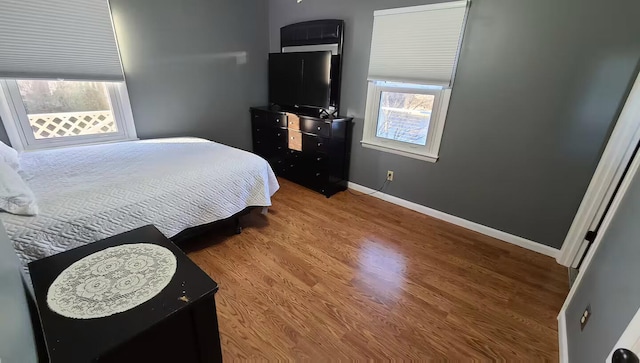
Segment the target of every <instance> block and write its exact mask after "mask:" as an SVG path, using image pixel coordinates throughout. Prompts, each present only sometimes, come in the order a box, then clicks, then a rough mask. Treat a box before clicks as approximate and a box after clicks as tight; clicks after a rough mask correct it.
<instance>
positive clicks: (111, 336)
mask: <svg viewBox="0 0 640 363" xmlns="http://www.w3.org/2000/svg"><path fill="white" fill-rule="evenodd" d="M129 243H152V244H156V245H159V246H162V247H165V248H167V249H169V250H170V251H171V252H173V253H174V255H175V257H176V262H177V268H176V272H175V275H174V276H173V279H172V280H171V282H169V284H168V285H167V286H166V287H165V288H164V289H163V290H162V291H161V292H160V293H159V294H158V295H156V296H154V297H153V298H151V299H150V300H149V301H146V302H144V303H142V304H141V305H138V306H137V307H135V308H133V309H131V310H128V311H125V312H122V313H118V314H115V315H112V316H108V317H104V318H97V319H71V318H66V317H64V316H62V315H59V314H57V313H55V312H53V311H52V310H51V309H49V307H48V305H47V291H48V289H49V286H50V285H51V284H52V283H53V281H54V280H55V279H56V277H58V275H59V274H60V273H61V272H62V271H64V269H66V268H67V267H69V266H70V265H71V264H73V263H74V262H76V261H78V260H80V259H81V258H83V257H86V256H88V255H90V254H92V253H95V252H98V251H101V250H103V249H105V248H108V247H114V246H119V245H123V244H129ZM29 271H30V273H31V281H32V282H33V288H34V291H35V296H36V303H37V306H38V313H39V315H40V322H41V324H42V329H43V332H44V338H45V343H46V346H47V347H46V348H47V351H48V354H49V358H50V360H51V361H52V362H72V361H91V360H94V359H95V358H97V357H99V356H100V355H102V354H104V353H106V352H108V351H109V350H111V349H113V348H115V347H117V346H119V345H120V344H122V343H124V342H126V341H128V340H130V339H132V338H133V337H135V336H136V335H138V334H140V333H142V332H144V331H145V330H147V329H149V328H150V327H152V326H153V325H154V324H156V323H159V322H160V321H162V320H163V319H165V318H166V317H168V316H169V315H171V314H173V313H175V312H177V311H179V310H181V309H184V308H186V307H187V306H188V305H189V304H190V303H193V302H195V301H197V300H199V299H200V298H203V297H205V296H209V295H211V294H213V293H215V292H216V291H217V290H218V284H217V283H216V282H215V281H213V280H212V279H211V278H209V276H208V275H207V274H206V273H205V272H204V271H202V270H201V269H200V268H199V267H198V266H197V265H196V264H194V263H193V262H192V261H191V260H190V259H189V258H188V257H187V256H186V255H185V254H184V253H183V252H182V251H181V250H180V249H179V248H178V247H176V246H175V245H174V244H173V243H172V242H171V241H170V240H169V239H168V238H166V237H165V236H164V235H162V233H160V231H158V229H156V228H155V227H154V226H145V227H141V228H138V229H135V230H133V231H130V232H126V233H123V234H120V235H117V236H113V237H110V238H107V239H104V240H101V241H98V242H94V243H91V244H88V245H86V246H82V247H78V248H75V249H72V250H69V251H66V252H63V253H60V254H57V255H54V256H51V257H47V258H44V259H41V260H38V261H34V262H31V263H30V264H29ZM185 297H186V299H185Z"/></svg>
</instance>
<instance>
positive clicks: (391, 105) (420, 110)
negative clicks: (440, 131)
mask: <svg viewBox="0 0 640 363" xmlns="http://www.w3.org/2000/svg"><path fill="white" fill-rule="evenodd" d="M434 101H435V96H434V95H426V94H413V93H401V92H382V94H381V97H380V112H379V115H378V125H377V128H376V136H377V137H381V138H385V139H390V140H395V141H400V142H406V143H410V144H416V145H426V143H427V135H428V133H429V122H430V121H431V112H432V111H433V103H434Z"/></svg>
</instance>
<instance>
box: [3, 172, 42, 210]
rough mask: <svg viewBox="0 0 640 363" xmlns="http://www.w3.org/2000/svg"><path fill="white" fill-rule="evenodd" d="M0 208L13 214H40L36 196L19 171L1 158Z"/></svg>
mask: <svg viewBox="0 0 640 363" xmlns="http://www.w3.org/2000/svg"><path fill="white" fill-rule="evenodd" d="M0 210H3V211H5V212H9V213H12V214H18V215H25V216H34V215H36V214H38V205H37V204H36V197H35V195H34V194H33V192H32V191H31V189H30V188H29V186H28V185H27V183H25V181H24V180H22V178H21V177H20V175H19V174H18V172H17V171H16V170H14V169H13V168H12V167H10V166H9V164H7V163H5V162H4V161H2V160H0Z"/></svg>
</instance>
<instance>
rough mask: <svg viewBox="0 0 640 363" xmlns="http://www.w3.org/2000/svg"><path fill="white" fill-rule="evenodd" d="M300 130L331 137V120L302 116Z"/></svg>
mask: <svg viewBox="0 0 640 363" xmlns="http://www.w3.org/2000/svg"><path fill="white" fill-rule="evenodd" d="M300 130H302V132H306V133H309V134H315V135H318V136H321V137H331V122H328V121H318V120H313V119H308V118H304V117H301V118H300Z"/></svg>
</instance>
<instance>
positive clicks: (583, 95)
mask: <svg viewBox="0 0 640 363" xmlns="http://www.w3.org/2000/svg"><path fill="white" fill-rule="evenodd" d="M431 2H432V1H428V0H350V1H343V0H323V1H309V0H305V1H303V2H302V3H301V4H296V2H295V1H293V0H269V39H270V50H271V51H272V52H277V51H278V50H279V42H280V36H279V29H280V27H282V26H284V25H288V24H291V23H296V22H299V21H305V20H315V19H323V18H337V19H344V20H345V21H346V38H345V59H344V71H343V82H342V100H341V101H342V107H343V108H342V113H343V114H346V115H349V116H353V117H355V128H354V135H353V140H352V160H351V176H350V179H351V181H353V182H355V183H358V184H361V185H364V186H367V187H370V188H374V189H378V188H379V187H380V185H382V183H383V181H384V180H385V177H386V172H387V170H393V171H395V177H394V181H393V183H391V184H390V185H389V187H387V188H386V190H385V192H386V193H388V194H391V195H394V196H397V197H400V198H403V199H406V200H409V201H412V202H415V203H419V204H422V205H425V206H428V207H430V208H434V209H437V210H440V211H443V212H445V213H449V214H452V215H455V216H458V217H461V218H464V219H467V220H470V221H473V222H476V223H480V224H483V225H486V226H489V227H492V228H495V229H499V230H502V231H505V232H508V233H511V234H514V235H518V236H521V237H524V238H527V239H530V240H533V241H537V242H540V243H543V244H545V245H549V246H552V247H556V248H560V247H561V244H562V241H563V240H564V237H565V235H566V232H567V230H568V229H569V226H570V225H571V222H572V220H573V217H574V215H575V213H576V211H577V209H578V206H579V204H580V201H581V199H582V197H583V195H584V193H585V191H586V188H587V186H588V184H589V181H590V179H591V176H592V175H593V172H594V170H595V168H596V165H597V163H598V160H599V158H600V155H601V152H602V149H603V147H604V145H605V141H606V139H607V137H608V134H609V132H610V129H611V127H612V125H613V123H614V121H615V119H616V117H617V112H619V111H618V110H619V108H620V107H621V104H622V102H623V99H624V98H625V97H626V96H625V94H626V92H627V91H628V87H629V85H630V82H631V81H632V80H633V79H634V70H635V68H636V65H637V64H638V59H639V58H640V38H638V37H637V36H636V34H638V33H640V22H637V21H635V19H634V18H633V14H637V13H638V12H640V3H639V2H637V1H635V0H623V1H619V2H616V5H615V6H611V4H609V3H608V2H606V1H601V0H567V1H562V2H558V1H555V0H526V1H511V0H473V1H472V6H471V8H470V12H469V18H468V23H467V27H466V32H465V39H464V45H463V49H462V52H461V55H460V61H459V64H458V69H457V74H456V79H455V86H454V89H453V94H452V98H451V103H450V107H449V114H448V117H447V123H446V126H445V131H444V137H443V140H442V147H441V150H440V156H441V159H440V160H439V161H438V162H437V163H435V164H433V163H429V162H424V161H419V160H415V159H410V158H406V157H402V156H397V155H393V154H389V153H384V152H380V151H376V150H371V149H366V148H363V147H361V146H360V143H359V141H360V140H361V138H362V126H363V118H364V109H365V99H366V84H367V80H366V79H367V69H368V62H369V51H370V45H371V31H372V27H373V11H374V10H378V9H385V8H394V7H402V6H411V5H420V4H427V3H431Z"/></svg>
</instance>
